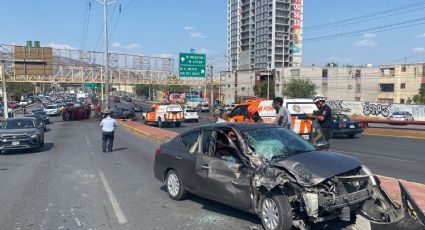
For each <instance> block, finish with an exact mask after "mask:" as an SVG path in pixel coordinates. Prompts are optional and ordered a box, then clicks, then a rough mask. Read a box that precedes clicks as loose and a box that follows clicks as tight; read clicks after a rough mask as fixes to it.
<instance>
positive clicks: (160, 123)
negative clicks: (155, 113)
mask: <svg viewBox="0 0 425 230" xmlns="http://www.w3.org/2000/svg"><path fill="white" fill-rule="evenodd" d="M158 127H160V128H162V127H164V123H163V122H162V120H161V118H160V117H158Z"/></svg>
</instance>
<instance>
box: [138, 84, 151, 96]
mask: <svg viewBox="0 0 425 230" xmlns="http://www.w3.org/2000/svg"><path fill="white" fill-rule="evenodd" d="M149 87H150V85H136V94H137V95H145V96H149Z"/></svg>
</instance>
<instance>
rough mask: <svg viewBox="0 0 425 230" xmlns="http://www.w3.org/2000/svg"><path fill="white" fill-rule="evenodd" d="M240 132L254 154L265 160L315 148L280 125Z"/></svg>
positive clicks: (281, 157)
mask: <svg viewBox="0 0 425 230" xmlns="http://www.w3.org/2000/svg"><path fill="white" fill-rule="evenodd" d="M242 133H243V136H244V137H245V139H246V142H247V145H248V146H249V147H250V149H251V150H252V151H253V152H254V154H256V155H258V156H259V157H261V158H263V159H267V160H272V159H283V158H286V157H289V156H292V155H296V154H300V153H304V152H311V151H314V150H316V149H315V148H314V146H313V145H311V144H310V143H308V142H307V141H305V140H304V139H302V138H301V137H299V136H298V135H297V134H295V133H294V132H292V131H289V130H288V129H285V128H282V127H277V126H276V128H270V127H267V128H259V129H251V130H246V131H244V132H242Z"/></svg>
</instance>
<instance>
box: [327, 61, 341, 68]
mask: <svg viewBox="0 0 425 230" xmlns="http://www.w3.org/2000/svg"><path fill="white" fill-rule="evenodd" d="M326 66H327V67H338V66H339V65H338V63H336V62H328V63H326Z"/></svg>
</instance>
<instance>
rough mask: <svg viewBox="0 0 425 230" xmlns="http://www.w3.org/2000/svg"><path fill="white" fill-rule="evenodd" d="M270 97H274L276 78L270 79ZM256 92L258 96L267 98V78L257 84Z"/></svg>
mask: <svg viewBox="0 0 425 230" xmlns="http://www.w3.org/2000/svg"><path fill="white" fill-rule="evenodd" d="M269 85H270V90H269V93H270V98H274V97H275V94H274V80H270V84H269ZM254 92H255V94H256V95H257V96H258V97H262V98H267V80H264V81H261V83H260V84H258V85H255V87H254Z"/></svg>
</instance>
